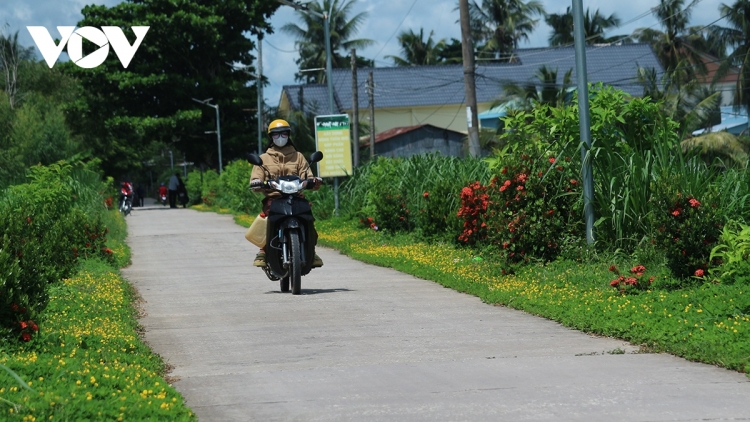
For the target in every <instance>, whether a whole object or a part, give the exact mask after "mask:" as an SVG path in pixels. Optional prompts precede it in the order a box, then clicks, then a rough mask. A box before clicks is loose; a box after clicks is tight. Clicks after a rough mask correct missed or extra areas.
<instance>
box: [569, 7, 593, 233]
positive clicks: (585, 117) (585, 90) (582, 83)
mask: <svg viewBox="0 0 750 422" xmlns="http://www.w3.org/2000/svg"><path fill="white" fill-rule="evenodd" d="M573 29H574V31H573V36H574V40H575V49H576V80H577V82H578V112H579V114H580V118H579V124H580V133H581V144H582V145H581V162H582V163H583V168H582V173H583V212H584V219H585V220H586V243H588V244H589V245H593V244H594V176H593V172H592V170H591V160H592V157H591V156H589V154H588V152H589V151H590V150H591V120H590V116H589V86H588V74H587V71H586V38H585V37H586V35H585V33H584V30H583V2H582V1H581V0H573Z"/></svg>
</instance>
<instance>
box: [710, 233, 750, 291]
mask: <svg viewBox="0 0 750 422" xmlns="http://www.w3.org/2000/svg"><path fill="white" fill-rule="evenodd" d="M749 258H750V226H747V225H744V224H740V225H739V228H735V227H732V226H730V225H729V224H727V225H725V226H724V229H723V230H722V232H721V241H720V242H719V244H718V245H716V246H714V248H713V249H711V256H710V260H711V261H714V260H716V261H718V262H720V265H719V266H718V267H717V268H712V269H711V270H710V272H711V275H713V276H716V277H718V278H719V280H720V281H721V282H722V283H724V284H732V283H735V282H736V283H743V284H747V283H748V282H750V260H749Z"/></svg>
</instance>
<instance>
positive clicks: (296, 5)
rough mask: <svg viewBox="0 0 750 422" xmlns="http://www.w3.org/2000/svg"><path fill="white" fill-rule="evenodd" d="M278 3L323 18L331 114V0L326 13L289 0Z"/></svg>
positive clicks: (281, 0) (330, 112)
mask: <svg viewBox="0 0 750 422" xmlns="http://www.w3.org/2000/svg"><path fill="white" fill-rule="evenodd" d="M278 2H279V3H281V4H285V5H287V6H291V7H293V8H295V9H296V10H304V11H306V12H308V13H310V14H311V15H315V16H317V17H319V18H321V19H323V33H324V36H325V38H326V82H328V84H327V85H328V113H329V114H333V80H332V79H331V73H332V72H331V67H332V66H331V28H330V21H331V19H330V18H331V13H332V12H333V3H334V2H333V1H331V6H330V7H329V8H328V13H323V14H320V13H318V12H316V11H314V10H310V8H308V7H307V6H306V5H304V4H299V3H295V2H293V1H289V0H278Z"/></svg>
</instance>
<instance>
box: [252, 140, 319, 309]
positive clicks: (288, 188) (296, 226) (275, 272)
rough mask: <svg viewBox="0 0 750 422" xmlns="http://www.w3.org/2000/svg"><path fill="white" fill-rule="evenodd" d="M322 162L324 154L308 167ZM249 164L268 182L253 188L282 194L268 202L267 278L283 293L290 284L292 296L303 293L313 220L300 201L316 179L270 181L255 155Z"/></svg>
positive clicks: (310, 256)
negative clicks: (276, 282)
mask: <svg viewBox="0 0 750 422" xmlns="http://www.w3.org/2000/svg"><path fill="white" fill-rule="evenodd" d="M322 159H323V153H322V152H320V151H316V152H314V153H312V154H311V155H310V159H309V160H308V161H309V163H310V164H313V163H317V162H318V161H320V160H322ZM250 163H252V164H253V165H256V166H259V167H261V168H262V169H263V170H264V171H265V172H266V175H267V176H268V178H269V180H266V181H265V182H261V184H260V185H254V186H252V187H263V188H265V189H271V190H274V191H276V192H279V193H281V196H280V197H278V198H276V199H274V200H273V201H272V202H271V206H270V210H269V212H268V215H267V216H266V218H267V223H266V247H265V250H266V266H265V267H263V270H264V272H265V273H266V276H267V277H268V278H269V279H270V280H271V281H277V280H278V281H279V287H280V289H281V291H282V292H288V291H289V287H290V284H291V290H292V294H293V295H298V294H300V293H301V291H302V276H303V275H307V274H308V273H310V270H311V269H312V263H313V259H314V257H315V239H314V236H315V232H314V230H315V226H314V221H315V218H314V217H313V214H312V208H310V202H309V201H308V200H307V199H305V198H302V197H300V193H301V192H302V191H303V190H304V189H305V188H307V187H308V186H310V187H312V186H314V184H315V179H305V180H303V179H300V178H299V177H298V176H280V177H278V178H275V179H272V178H271V177H272V176H271V173H270V172H269V171H268V169H267V168H265V167H264V166H263V161H262V160H261V159H260V157H259V156H258V155H257V154H252V155H250Z"/></svg>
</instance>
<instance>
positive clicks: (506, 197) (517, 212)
mask: <svg viewBox="0 0 750 422" xmlns="http://www.w3.org/2000/svg"><path fill="white" fill-rule="evenodd" d="M502 160H503V161H502V167H501V168H500V171H499V173H498V174H497V176H496V177H494V178H493V179H492V180H491V181H490V184H489V186H487V187H483V190H481V194H482V195H483V196H481V198H477V197H476V191H477V189H478V187H476V186H475V187H474V188H471V189H470V190H468V191H467V192H466V193H467V195H468V194H471V195H468V196H467V197H469V198H475V199H474V200H475V202H476V201H477V200H480V204H481V205H480V206H476V207H474V209H476V210H478V211H479V213H480V214H481V215H482V217H483V218H482V219H477V220H476V221H477V223H478V224H472V223H473V222H474V220H473V219H471V220H469V224H468V225H467V226H466V228H467V229H469V230H472V233H474V231H475V230H477V229H478V230H480V233H481V234H482V235H483V236H486V238H487V242H489V243H490V244H492V245H495V246H496V247H497V248H498V249H499V251H500V254H501V255H502V257H503V258H504V259H505V261H506V262H507V263H508V264H509V265H510V266H512V265H514V264H517V263H520V262H525V261H529V260H530V259H541V260H553V259H555V258H556V257H557V255H558V254H559V253H560V251H561V247H562V244H563V242H564V241H567V240H570V239H573V238H580V237H581V235H582V234H583V233H584V231H583V229H582V219H581V218H580V215H581V212H580V205H581V201H580V184H578V183H571V181H573V180H576V179H575V176H577V170H576V167H574V166H572V165H571V161H572V160H565V161H563V160H557V159H555V157H549V156H546V155H544V154H543V153H540V151H536V150H535V149H534V147H527V148H525V149H522V150H520V151H516V152H515V153H513V154H509V155H508V156H505V157H503V159H502ZM555 164H556V168H557V167H559V168H560V169H561V170H559V171H551V170H552V166H553V165H555ZM472 195H473V196H472ZM479 223H486V227H485V226H482V225H480V224H479ZM466 234H467V233H466V231H465V232H464V238H465V237H466Z"/></svg>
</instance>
